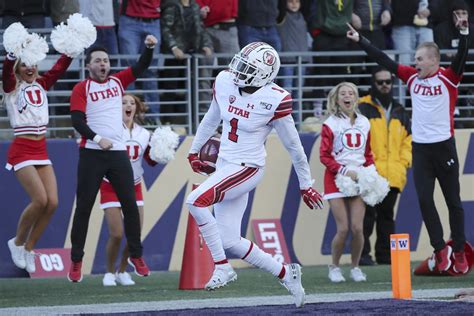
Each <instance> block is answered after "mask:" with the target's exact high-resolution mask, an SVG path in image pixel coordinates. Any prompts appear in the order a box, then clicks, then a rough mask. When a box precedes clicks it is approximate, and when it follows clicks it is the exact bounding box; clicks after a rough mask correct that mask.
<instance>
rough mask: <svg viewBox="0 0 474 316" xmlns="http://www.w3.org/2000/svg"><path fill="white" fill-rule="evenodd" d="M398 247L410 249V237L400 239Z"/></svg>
mask: <svg viewBox="0 0 474 316" xmlns="http://www.w3.org/2000/svg"><path fill="white" fill-rule="evenodd" d="M398 249H400V250H407V249H408V239H407V238H400V239H398Z"/></svg>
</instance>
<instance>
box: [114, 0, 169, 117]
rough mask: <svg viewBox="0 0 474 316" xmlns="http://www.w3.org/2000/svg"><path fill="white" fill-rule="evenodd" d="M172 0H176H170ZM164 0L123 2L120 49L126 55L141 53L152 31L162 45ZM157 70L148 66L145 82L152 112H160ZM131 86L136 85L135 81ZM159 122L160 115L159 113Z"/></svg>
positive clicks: (129, 63)
mask: <svg viewBox="0 0 474 316" xmlns="http://www.w3.org/2000/svg"><path fill="white" fill-rule="evenodd" d="M170 1H172V0H170ZM160 11H161V10H160V0H126V1H123V2H122V10H121V15H120V18H119V25H118V39H119V51H120V54H123V55H138V54H139V53H140V52H142V51H143V49H144V44H143V43H144V42H143V41H144V39H145V37H146V36H147V35H148V34H151V35H153V36H154V37H155V38H156V39H157V40H158V43H157V45H156V46H157V47H158V49H159V48H160V45H161V31H160ZM133 63H134V60H130V59H127V60H126V64H127V65H129V66H130V65H132V64H133ZM156 77H157V72H156V71H152V70H147V71H146V72H145V74H144V78H146V79H149V80H146V81H144V82H142V86H143V89H144V90H146V91H150V92H146V93H145V94H144V95H143V97H144V99H145V102H146V103H147V104H148V106H149V108H150V112H151V113H154V114H156V115H158V113H160V104H159V95H158V81H157V80H156ZM129 89H130V90H133V89H135V86H134V85H133V84H132V85H131V86H129ZM155 118H156V123H157V124H159V116H155Z"/></svg>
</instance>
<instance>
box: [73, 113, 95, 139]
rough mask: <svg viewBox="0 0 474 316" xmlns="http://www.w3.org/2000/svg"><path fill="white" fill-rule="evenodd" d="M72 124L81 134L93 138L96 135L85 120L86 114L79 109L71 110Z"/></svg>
mask: <svg viewBox="0 0 474 316" xmlns="http://www.w3.org/2000/svg"><path fill="white" fill-rule="evenodd" d="M71 120H72V126H73V127H74V128H75V129H76V131H77V132H78V133H79V134H81V136H83V137H85V138H87V139H93V138H94V137H95V135H97V134H96V133H95V132H94V131H93V130H91V128H90V127H89V125H87V122H86V114H85V113H84V112H81V111H71Z"/></svg>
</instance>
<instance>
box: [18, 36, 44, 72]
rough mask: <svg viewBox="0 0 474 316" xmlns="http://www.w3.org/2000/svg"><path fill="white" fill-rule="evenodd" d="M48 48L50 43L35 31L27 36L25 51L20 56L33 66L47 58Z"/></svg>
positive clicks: (23, 60)
mask: <svg viewBox="0 0 474 316" xmlns="http://www.w3.org/2000/svg"><path fill="white" fill-rule="evenodd" d="M48 50H49V47H48V43H46V40H45V39H44V37H41V36H39V35H38V34H36V33H33V34H29V35H28V37H27V38H26V41H25V43H24V48H23V51H22V53H21V54H19V55H18V57H19V58H20V59H21V61H22V62H24V63H25V65H27V66H33V65H37V64H38V62H40V61H42V60H43V59H45V58H46V53H47V52H48Z"/></svg>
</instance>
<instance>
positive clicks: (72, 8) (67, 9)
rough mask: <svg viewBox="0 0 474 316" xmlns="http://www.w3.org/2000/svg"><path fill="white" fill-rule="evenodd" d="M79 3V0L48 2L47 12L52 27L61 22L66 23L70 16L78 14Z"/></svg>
mask: <svg viewBox="0 0 474 316" xmlns="http://www.w3.org/2000/svg"><path fill="white" fill-rule="evenodd" d="M79 1H80V0H54V1H52V0H50V1H49V11H50V15H51V21H53V26H56V25H58V24H60V23H61V22H66V20H67V18H68V17H69V16H70V15H71V14H74V13H77V12H79ZM83 15H84V14H83Z"/></svg>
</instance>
